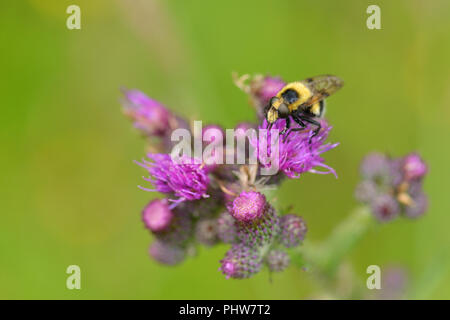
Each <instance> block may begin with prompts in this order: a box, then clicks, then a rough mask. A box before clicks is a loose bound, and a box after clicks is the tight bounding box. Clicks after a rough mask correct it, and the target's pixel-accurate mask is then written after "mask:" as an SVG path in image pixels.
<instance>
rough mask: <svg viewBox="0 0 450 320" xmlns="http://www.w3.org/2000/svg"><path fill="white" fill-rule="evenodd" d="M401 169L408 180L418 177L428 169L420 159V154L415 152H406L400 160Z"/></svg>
mask: <svg viewBox="0 0 450 320" xmlns="http://www.w3.org/2000/svg"><path fill="white" fill-rule="evenodd" d="M402 170H403V174H404V176H405V179H406V180H408V181H411V180H415V179H420V178H422V177H423V176H425V174H426V173H427V171H428V167H427V165H426V163H425V162H424V161H423V160H422V158H421V157H420V155H418V154H417V153H411V154H408V155H407V156H406V157H404V158H403V161H402Z"/></svg>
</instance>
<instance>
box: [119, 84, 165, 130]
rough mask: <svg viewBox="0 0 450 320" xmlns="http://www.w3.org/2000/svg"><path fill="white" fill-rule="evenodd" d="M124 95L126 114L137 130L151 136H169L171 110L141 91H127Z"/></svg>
mask: <svg viewBox="0 0 450 320" xmlns="http://www.w3.org/2000/svg"><path fill="white" fill-rule="evenodd" d="M124 94H125V100H124V103H123V104H124V113H125V115H127V116H128V117H129V118H131V120H132V121H133V124H134V126H135V127H136V128H137V129H139V130H141V131H142V132H144V133H145V134H146V135H149V136H157V137H163V136H165V135H166V134H167V132H168V131H169V130H170V128H171V126H170V124H171V121H172V120H171V119H172V117H173V115H172V114H171V113H170V112H169V110H167V109H166V108H165V107H164V106H163V105H162V104H161V103H159V102H158V101H156V100H153V99H150V98H149V97H147V96H146V95H145V94H144V93H142V92H141V91H139V90H127V91H124Z"/></svg>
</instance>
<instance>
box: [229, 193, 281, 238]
mask: <svg viewBox="0 0 450 320" xmlns="http://www.w3.org/2000/svg"><path fill="white" fill-rule="evenodd" d="M231 215H232V216H233V217H234V218H235V219H236V220H237V223H236V225H237V230H238V233H237V236H238V238H239V240H240V241H241V242H242V243H243V244H245V245H247V246H252V247H253V246H261V245H264V244H267V243H270V242H271V240H272V239H273V238H274V237H275V236H276V235H277V234H278V231H279V225H278V222H279V221H278V216H277V214H276V212H275V209H274V208H273V207H272V206H271V205H270V204H268V203H267V202H266V197H265V196H264V195H263V194H261V193H259V192H255V191H248V192H246V191H244V192H242V193H241V194H240V195H239V196H238V197H236V198H235V199H234V201H233V205H232V209H231Z"/></svg>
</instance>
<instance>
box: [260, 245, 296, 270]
mask: <svg viewBox="0 0 450 320" xmlns="http://www.w3.org/2000/svg"><path fill="white" fill-rule="evenodd" d="M290 262H291V259H290V257H289V255H288V254H287V253H286V252H284V251H281V250H271V251H270V252H269V253H268V254H267V256H266V264H267V267H268V268H269V270H270V271H272V272H280V271H283V270H284V269H286V268H287V267H288V266H289V263H290Z"/></svg>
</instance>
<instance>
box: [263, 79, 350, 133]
mask: <svg viewBox="0 0 450 320" xmlns="http://www.w3.org/2000/svg"><path fill="white" fill-rule="evenodd" d="M343 85H344V82H343V81H342V79H340V78H338V77H336V76H332V75H321V76H316V77H312V78H307V79H305V80H303V81H296V82H291V83H288V84H287V85H285V86H284V87H283V88H282V89H281V90H280V91H279V92H278V93H277V95H276V96H275V97H272V98H271V99H270V101H269V104H268V105H267V106H266V108H265V116H266V120H267V122H268V124H269V127H268V129H269V130H270V129H271V127H272V125H273V124H274V123H275V121H277V120H278V119H280V118H281V119H286V126H285V128H284V129H283V130H282V131H281V134H284V133H285V132H286V131H287V130H288V129H289V128H290V126H291V117H292V119H293V120H294V121H295V122H296V123H298V124H299V125H300V128H294V129H292V131H299V130H303V129H304V128H305V127H306V124H305V122H306V123H310V124H312V125H315V126H316V127H317V128H316V129H315V130H314V131H313V135H312V136H311V138H310V142H311V139H312V138H313V137H314V136H316V135H317V134H318V133H319V131H320V129H321V125H320V122H318V121H317V120H316V118H320V117H322V116H323V115H324V112H325V100H324V99H325V98H327V97H329V96H330V95H332V94H333V93H335V92H336V91H338V90H339V89H340V88H341V87H342V86H343Z"/></svg>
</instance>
